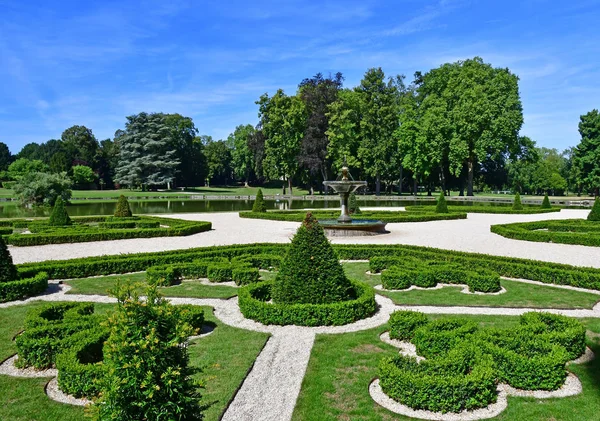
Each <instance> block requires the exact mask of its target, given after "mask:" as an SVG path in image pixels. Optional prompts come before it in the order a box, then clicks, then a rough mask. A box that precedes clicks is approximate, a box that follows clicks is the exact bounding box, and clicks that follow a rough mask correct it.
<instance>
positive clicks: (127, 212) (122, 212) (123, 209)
mask: <svg viewBox="0 0 600 421" xmlns="http://www.w3.org/2000/svg"><path fill="white" fill-rule="evenodd" d="M114 216H115V217H117V218H129V217H131V216H132V213H131V208H130V207H129V201H128V200H127V198H126V197H125V196H124V195H121V196H119V200H118V201H117V208H116V209H115V213H114Z"/></svg>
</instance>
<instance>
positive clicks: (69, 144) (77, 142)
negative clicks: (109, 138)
mask: <svg viewBox="0 0 600 421" xmlns="http://www.w3.org/2000/svg"><path fill="white" fill-rule="evenodd" d="M60 138H61V140H62V142H63V145H64V147H65V148H66V149H67V151H68V152H69V155H70V156H71V158H72V159H73V161H76V163H79V164H83V165H88V166H94V165H95V159H96V153H97V152H98V148H99V146H100V145H99V144H98V140H96V137H95V136H94V134H93V133H92V130H91V129H88V128H87V127H85V126H72V127H69V128H68V129H66V130H65V131H64V132H63V133H62V135H61V136H60Z"/></svg>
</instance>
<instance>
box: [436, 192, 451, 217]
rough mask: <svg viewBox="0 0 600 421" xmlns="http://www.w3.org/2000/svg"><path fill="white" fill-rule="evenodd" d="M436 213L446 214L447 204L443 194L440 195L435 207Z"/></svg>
mask: <svg viewBox="0 0 600 421" xmlns="http://www.w3.org/2000/svg"><path fill="white" fill-rule="evenodd" d="M435 212H436V213H448V203H446V198H445V197H444V192H442V193H441V194H440V197H439V198H438V201H437V205H436V206H435Z"/></svg>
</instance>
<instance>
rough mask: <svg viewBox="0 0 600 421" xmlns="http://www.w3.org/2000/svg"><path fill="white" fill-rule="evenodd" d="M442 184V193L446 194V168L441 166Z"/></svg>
mask: <svg viewBox="0 0 600 421" xmlns="http://www.w3.org/2000/svg"><path fill="white" fill-rule="evenodd" d="M440 183H441V185H442V191H443V192H444V194H446V175H445V174H444V166H443V165H442V164H440Z"/></svg>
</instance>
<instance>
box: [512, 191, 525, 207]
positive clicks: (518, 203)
mask: <svg viewBox="0 0 600 421" xmlns="http://www.w3.org/2000/svg"><path fill="white" fill-rule="evenodd" d="M512 209H513V210H516V211H520V210H523V204H522V203H521V195H520V194H519V192H516V193H515V200H514V202H513V205H512Z"/></svg>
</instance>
